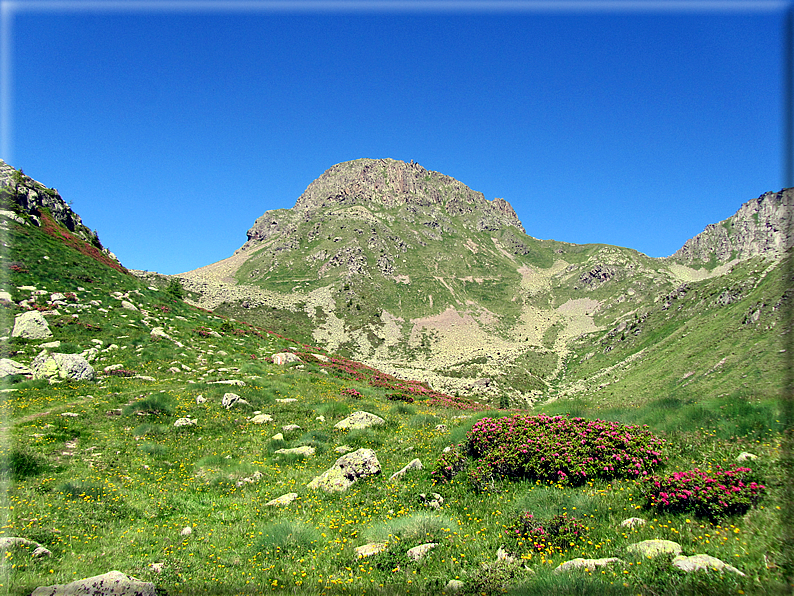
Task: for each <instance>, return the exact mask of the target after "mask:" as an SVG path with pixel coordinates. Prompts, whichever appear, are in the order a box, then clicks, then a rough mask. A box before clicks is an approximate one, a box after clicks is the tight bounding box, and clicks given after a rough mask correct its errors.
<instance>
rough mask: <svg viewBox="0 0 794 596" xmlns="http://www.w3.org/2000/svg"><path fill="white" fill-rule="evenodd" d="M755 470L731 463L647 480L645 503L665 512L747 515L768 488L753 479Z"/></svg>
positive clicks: (717, 517)
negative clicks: (727, 465) (706, 469)
mask: <svg viewBox="0 0 794 596" xmlns="http://www.w3.org/2000/svg"><path fill="white" fill-rule="evenodd" d="M751 475H752V469H750V468H742V467H738V466H732V467H730V468H727V469H724V470H723V469H722V468H720V466H716V470H715V471H709V472H706V471H703V470H700V469H698V468H695V469H694V470H688V471H686V472H676V473H674V474H672V475H671V476H668V477H666V478H659V477H656V476H652V477H649V478H647V479H646V481H645V487H644V490H645V498H646V506H647V507H650V508H652V509H656V510H657V511H659V512H660V513H661V512H664V513H678V512H691V513H693V514H694V515H697V516H699V517H705V518H708V519H711V520H716V519H719V518H722V517H725V516H728V515H734V514H739V515H741V514H744V513H747V511H749V509H750V507H752V506H753V505H755V504H756V503H758V501H759V500H760V499H761V497H762V496H763V495H764V493H765V492H766V487H765V486H764V485H763V484H759V483H757V482H755V481H754V480H752V476H751Z"/></svg>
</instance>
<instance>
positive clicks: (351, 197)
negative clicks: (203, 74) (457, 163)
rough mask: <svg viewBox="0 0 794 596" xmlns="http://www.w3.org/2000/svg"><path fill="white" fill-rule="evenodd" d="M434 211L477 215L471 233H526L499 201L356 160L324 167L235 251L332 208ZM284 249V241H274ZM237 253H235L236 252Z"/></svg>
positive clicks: (421, 174) (426, 175)
mask: <svg viewBox="0 0 794 596" xmlns="http://www.w3.org/2000/svg"><path fill="white" fill-rule="evenodd" d="M354 206H363V207H387V208H394V207H409V208H414V207H420V208H428V207H434V208H436V209H437V210H438V211H439V212H440V213H442V214H445V215H448V216H460V215H470V214H476V216H477V217H476V218H475V220H474V222H473V223H472V229H476V230H478V231H482V230H499V229H502V228H506V227H510V226H512V227H514V228H516V229H518V230H520V231H521V232H525V230H524V227H523V226H522V225H521V222H520V221H519V219H518V216H517V215H516V212H515V210H514V209H513V207H512V206H511V205H510V203H508V202H507V201H506V200H504V199H500V198H497V199H494V200H493V201H489V200H487V199H486V198H485V196H484V195H483V194H482V193H481V192H477V191H474V190H472V189H470V188H469V187H468V186H466V185H465V184H463V183H462V182H459V181H457V180H455V179H454V178H451V177H450V176H445V175H444V174H441V173H439V172H433V171H430V170H426V169H425V168H423V167H422V166H420V165H419V164H417V163H414V162H409V163H405V162H403V161H398V160H395V159H357V160H355V161H347V162H343V163H339V164H336V165H335V166H332V167H330V168H328V169H327V170H326V171H325V172H323V174H322V175H320V177H319V178H317V179H316V180H315V181H314V182H312V183H311V184H309V186H308V187H307V188H306V190H305V191H304V192H303V194H302V195H301V196H300V197H298V200H297V202H296V203H295V206H294V207H293V208H292V209H291V210H285V209H278V210H274V211H267V212H266V213H265V214H264V215H262V216H261V217H260V218H258V219H257V220H256V221H255V222H254V225H253V226H252V227H251V229H249V230H248V234H247V235H248V241H247V242H246V243H245V244H244V245H243V246H242V247H241V248H240V251H246V250H249V249H253V248H256V247H258V246H261V245H262V244H263V243H265V242H267V241H269V240H271V239H273V238H276V237H280V238H287V237H289V236H290V235H292V234H293V233H295V232H296V231H297V229H298V227H299V225H300V224H301V223H303V222H308V221H311V220H312V219H313V217H314V216H315V215H317V214H318V213H319V212H320V211H321V210H324V209H328V208H334V207H354ZM279 247H280V248H281V249H282V250H288V249H289V247H290V244H289V243H288V242H283V241H282V242H279ZM238 252H239V251H238Z"/></svg>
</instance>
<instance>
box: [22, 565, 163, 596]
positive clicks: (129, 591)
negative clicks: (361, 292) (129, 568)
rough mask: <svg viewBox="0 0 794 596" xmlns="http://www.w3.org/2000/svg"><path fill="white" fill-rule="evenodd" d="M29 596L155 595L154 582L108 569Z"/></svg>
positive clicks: (45, 587) (39, 589)
mask: <svg viewBox="0 0 794 596" xmlns="http://www.w3.org/2000/svg"><path fill="white" fill-rule="evenodd" d="M31 596H156V592H155V587H154V584H153V583H151V582H144V581H141V580H139V579H135V578H134V577H130V576H129V575H125V574H123V573H121V572H120V571H108V572H107V573H105V574H102V575H95V576H94V577H88V578H86V579H79V580H77V581H74V582H71V583H68V584H56V585H53V586H44V587H40V588H36V589H35V590H33V593H32V594H31Z"/></svg>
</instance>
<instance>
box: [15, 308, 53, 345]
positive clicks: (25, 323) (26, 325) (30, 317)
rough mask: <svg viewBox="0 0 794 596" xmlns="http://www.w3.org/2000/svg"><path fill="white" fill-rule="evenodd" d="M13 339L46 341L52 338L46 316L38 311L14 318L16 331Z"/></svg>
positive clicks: (31, 311) (30, 311)
mask: <svg viewBox="0 0 794 596" xmlns="http://www.w3.org/2000/svg"><path fill="white" fill-rule="evenodd" d="M11 337H22V338H24V339H46V338H48V337H52V331H50V326H49V324H48V323H47V320H46V319H45V318H44V316H43V315H42V314H41V313H40V312H39V311H37V310H29V311H27V312H23V313H22V314H19V315H17V316H16V317H15V318H14V329H13V331H11Z"/></svg>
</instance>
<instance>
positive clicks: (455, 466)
mask: <svg viewBox="0 0 794 596" xmlns="http://www.w3.org/2000/svg"><path fill="white" fill-rule="evenodd" d="M468 467H469V460H468V459H466V456H465V455H464V454H463V452H462V450H461V445H453V446H451V447H450V448H449V450H448V451H445V452H443V453H442V454H441V455H439V456H438V459H437V460H436V465H435V466H433V470H432V471H431V472H430V476H431V478H433V482H434V483H436V484H444V483H446V482H449V481H450V480H452V479H453V478H454V477H455V476H457V475H458V474H460V473H461V472H463V471H464V470H465V469H466V468H468Z"/></svg>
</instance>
